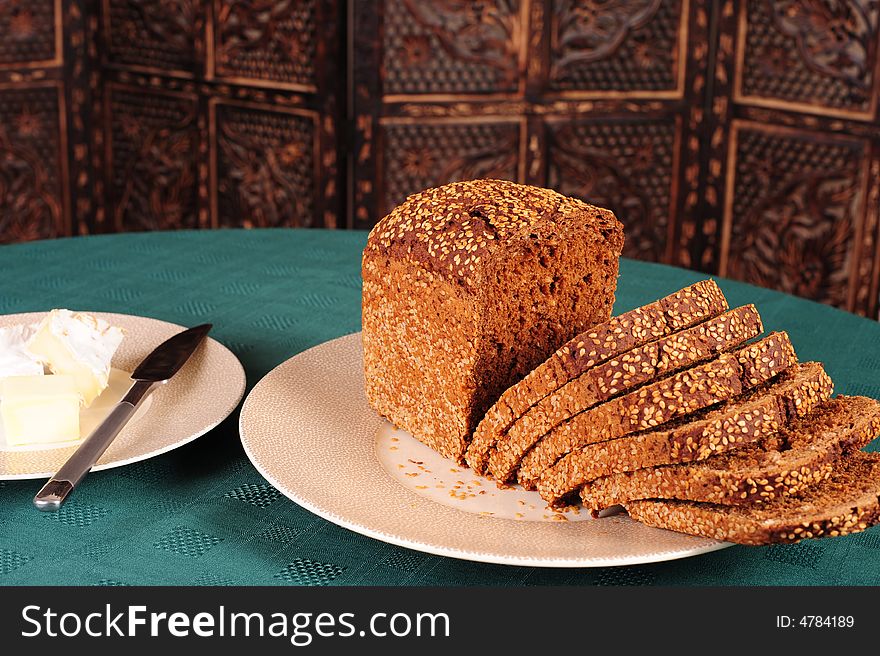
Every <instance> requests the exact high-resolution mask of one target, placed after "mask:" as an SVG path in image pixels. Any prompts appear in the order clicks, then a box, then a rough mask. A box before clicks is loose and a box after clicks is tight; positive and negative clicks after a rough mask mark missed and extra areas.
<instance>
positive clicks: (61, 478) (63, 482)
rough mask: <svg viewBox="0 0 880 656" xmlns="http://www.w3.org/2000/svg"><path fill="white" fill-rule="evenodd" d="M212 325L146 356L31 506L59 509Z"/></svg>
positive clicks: (183, 334) (181, 334)
mask: <svg viewBox="0 0 880 656" xmlns="http://www.w3.org/2000/svg"><path fill="white" fill-rule="evenodd" d="M211 328H212V325H211V324H209V323H205V324H201V325H199V326H194V327H193V328H189V329H187V330H184V331H182V332H179V333H177V334H176V335H174V336H172V337H169V338H168V339H166V340H165V341H164V342H162V343H161V344H160V345H159V346H157V347H156V348H155V349H153V351H152V352H151V353H150V354H149V355H148V356H147V357H145V358H144V359H143V360H142V361H141V363H140V364H139V365H138V366H137V368H136V369H135V370H134V372H133V373H132V374H131V378H132V380H133V381H134V382H133V384H132V385H131V387H130V388H129V389H128V391H127V392H126V394H125V396H124V397H122V400H121V401H119V403H117V404H116V405H115V406H113V409H112V410H111V411H110V414H109V415H107V417H106V418H105V419H104V421H102V422H101V423H100V424H98V426H97V427H96V428H95V430H93V431H92V432H91V433H90V434H89V436H88V437H87V438H86V439H85V440H84V441H83V443H82V444H80V445H79V447H78V448H77V450H76V451H74V452H73V455H71V456H70V458H68V460H67V462H65V463H64V464H63V465H62V466H61V468H60V469H59V470H58V472H57V473H56V474H55V475H54V476H53V477H52V478H50V479H49V480H48V481H47V482H46V484H45V485H43V487H42V488H41V489H40V491H39V492H37V495H36V496H35V497H34V506H36V507H37V509H38V510H43V511H47V512H51V511H55V510H58V509H59V508H61V506H62V504H63V503H64V502H65V501H66V500H67V497H69V496H70V493H71V492H73V490H74V489H75V488H76V486H77V485H78V484H79V483H80V481H82V479H83V478H84V477H85V475H86V474H87V473H88V472H89V471H90V470H91V468H92V467H93V466H94V465H95V463H96V462H98V458H100V457H101V456H102V455H103V454H104V452H105V451H106V450H107V447H109V446H110V444H111V443H112V442H113V440H114V439H115V438H116V436H117V435H119V433H120V431H121V430H122V429H123V427H124V426H125V424H126V423H128V421H129V420H130V419H131V418H132V416H134V413H135V412H137V409H138V408H139V407H140V405H141V404H142V403H143V402H144V399H146V398H147V396H148V395H149V393H150V392H152V391H153V390H154V389H155V388H156V387H158V386H159V385H162V384H164V383H166V382H167V381H168V379H169V378H171V377H172V376H174V374H176V373H177V372H178V371H179V370H180V368H181V367H182V366H183V365H184V363H186V361H187V360H188V359H189V357H190V356H191V355H192V354H193V353H194V352H195V350H196V348H198V346H199V344H201V343H202V341H203V340H204V339H205V337H206V336H207V334H208V332H209V331H210V330H211Z"/></svg>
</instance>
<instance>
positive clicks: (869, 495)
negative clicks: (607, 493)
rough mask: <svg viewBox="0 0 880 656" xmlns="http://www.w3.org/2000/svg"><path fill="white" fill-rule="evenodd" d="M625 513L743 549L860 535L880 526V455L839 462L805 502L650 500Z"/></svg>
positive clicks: (791, 499)
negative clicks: (744, 503) (731, 503)
mask: <svg viewBox="0 0 880 656" xmlns="http://www.w3.org/2000/svg"><path fill="white" fill-rule="evenodd" d="M626 509H627V511H628V512H629V514H630V517H632V518H633V519H637V520H638V521H640V522H643V523H645V524H647V525H648V526H655V527H657V528H667V529H671V530H673V531H679V532H682V533H689V534H691V535H701V536H703V537H707V538H713V539H716V540H726V541H728V542H737V543H739V544H751V545H759V544H773V543H781V542H798V541H800V540H802V539H804V538H819V537H825V536H827V537H835V536H838V535H847V534H849V533H857V532H859V531H864V530H865V529H866V528H868V527H869V526H873V525H874V524H877V523H878V522H880V453H865V452H863V451H856V452H855V453H853V454H852V455H850V456H846V457H844V458H842V459H840V460H839V461H837V463H835V465H834V471H833V472H832V474H831V476H830V478H829V479H828V480H827V481H824V482H822V483H819V484H818V485H816V486H814V487H812V488H810V489H809V490H808V491H807V492H806V493H805V494H804V496H803V497H802V498H797V497H777V498H775V499H773V500H772V501H769V502H767V503H765V504H762V505H751V506H729V505H721V504H714V503H700V502H695V501H663V500H655V499H649V500H641V501H632V502H629V503H627V504H626Z"/></svg>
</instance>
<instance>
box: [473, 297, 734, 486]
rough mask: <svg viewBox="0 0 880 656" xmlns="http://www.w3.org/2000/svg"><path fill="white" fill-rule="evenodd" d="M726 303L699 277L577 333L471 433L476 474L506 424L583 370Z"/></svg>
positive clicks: (705, 316) (715, 312) (684, 325)
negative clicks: (690, 282)
mask: <svg viewBox="0 0 880 656" xmlns="http://www.w3.org/2000/svg"><path fill="white" fill-rule="evenodd" d="M727 307H728V306H727V301H726V300H725V298H724V294H723V293H722V292H721V290H720V289H719V288H718V285H717V284H716V283H715V281H713V280H703V281H701V282H698V283H696V284H693V285H691V286H689V287H685V288H684V289H682V290H680V291H678V292H675V293H674V294H670V295H669V296H666V297H664V298H661V299H660V300H658V301H655V302H653V303H650V304H648V305H645V306H644V307H640V308H636V309H635V310H630V311H629V312H625V313H623V314H621V315H619V316H616V317H612V318H611V319H609V320H608V321H606V322H605V323H602V324H599V325H597V326H594V327H593V328H591V329H589V330H588V331H586V332H583V333H581V334H579V335H577V336H576V337H575V338H573V339H571V340H569V341H568V342H567V343H565V344H564V345H563V346H561V347H560V348H559V349H558V350H557V351H556V352H555V353H554V354H553V355H551V356H550V357H549V358H548V359H547V360H546V361H545V362H543V363H542V364H540V365H538V366H537V367H536V368H535V369H533V370H532V371H531V372H530V373H529V374H528V375H527V376H526V377H525V378H523V379H522V380H521V381H519V382H518V383H516V384H515V385H513V386H511V387H509V388H508V389H507V390H506V391H505V392H504V393H502V394H501V397H500V398H499V399H498V400H497V401H496V402H495V403H494V405H492V406H491V407H490V408H489V410H488V411H487V412H486V415H485V417H484V418H483V419H482V420H481V421H480V423H479V425H478V426H477V428H476V430H475V431H474V435H473V438H472V439H471V442H470V444H469V445H468V449H467V453H466V456H465V457H466V460H467V463H468V464H469V465H470V466H471V467H472V468H473V469H474V470H475V471H477V472H478V473H481V474H483V473H485V471H486V465H487V464H488V460H489V453H490V451H491V449H492V448H493V447H494V446H495V442H496V440H497V439H498V438H499V437H501V436H502V435H503V434H504V433H505V432H506V431H507V429H508V428H509V427H510V425H511V424H512V423H513V422H514V421H515V420H516V419H517V418H518V417H519V416H520V415H522V414H523V413H524V412H526V411H527V410H528V409H529V408H530V407H531V406H533V405H535V404H536V403H538V402H539V401H540V400H541V399H543V398H544V397H546V396H547V395H548V394H551V393H552V392H554V391H556V390H557V389H559V388H560V387H562V386H563V385H565V384H566V383H567V382H569V381H571V380H574V379H576V378H577V377H578V376H580V375H581V374H583V373H584V372H585V371H588V370H589V369H591V368H592V367H594V366H596V365H598V364H601V363H602V362H605V361H607V360H610V359H612V358H615V357H617V356H618V355H620V354H622V353H625V352H627V351H629V350H631V349H633V348H636V347H638V346H641V345H643V344H646V343H648V342H651V341H653V340H655V339H657V338H660V337H663V336H664V335H669V334H672V333H674V332H677V331H679V330H682V329H685V328H689V327H691V326H693V325H696V324H698V323H700V322H702V321H705V320H706V319H709V318H711V317H714V316H716V315H718V314H720V313H721V312H724V311H725V310H727Z"/></svg>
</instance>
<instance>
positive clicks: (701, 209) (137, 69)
mask: <svg viewBox="0 0 880 656" xmlns="http://www.w3.org/2000/svg"><path fill="white" fill-rule="evenodd" d="M878 23H880V3H878V2H877V0H718V1H712V2H710V1H709V0H475V1H474V2H459V1H457V0H348V1H343V0H335V1H328V2H322V1H320V0H240V1H235V0H0V241H20V240H25V239H36V238H41V237H54V236H61V235H67V234H76V233H84V232H92V231H99V232H103V231H116V230H146V229H156V228H196V227H199V228H201V227H221V226H282V225H284V226H288V225H292V226H328V227H336V226H344V225H345V226H352V227H358V228H368V227H370V226H372V225H373V224H374V222H375V221H376V220H378V218H380V217H381V216H382V215H383V214H384V213H385V212H386V211H387V210H388V209H390V208H391V207H392V206H393V205H395V204H396V203H398V202H400V201H401V200H402V199H403V198H405V196H406V195H407V194H409V193H412V192H414V191H418V190H420V189H423V188H424V187H427V186H431V185H436V184H441V183H444V182H447V181H451V180H454V179H461V178H472V177H481V176H482V177H489V176H493V177H501V178H508V179H513V180H519V181H522V182H527V183H532V184H539V185H546V186H551V187H555V188H557V189H559V190H560V191H562V192H564V193H567V194H572V195H577V196H581V197H584V198H586V199H588V200H590V201H592V202H595V203H598V204H601V205H605V206H609V207H611V208H612V209H614V210H615V212H616V213H617V214H618V216H620V217H621V219H622V220H623V221H624V223H625V224H626V228H627V243H626V254H627V255H629V256H633V257H638V258H642V259H649V260H657V261H663V262H669V263H672V264H679V265H682V266H686V267H690V268H695V269H700V270H703V271H706V272H710V273H720V274H721V275H727V276H732V277H735V278H740V279H743V280H747V281H750V282H754V283H757V284H761V285H765V286H769V287H775V288H778V289H782V290H785V291H790V292H793V293H796V294H800V295H802V296H807V297H810V298H814V299H816V300H820V301H824V302H827V303H831V304H834V305H837V306H839V307H842V308H845V309H849V310H852V311H855V312H859V313H863V314H868V315H870V316H877V300H878V293H880V289H878V276H880V248H878V234H880V217H878V215H880V116H878V104H880V102H878V98H880V81H878V79H880V53H878V50H880V29H878ZM346 32H347V34H348V39H347V40H346V39H345V38H343V36H342V35H344V34H345V33H346Z"/></svg>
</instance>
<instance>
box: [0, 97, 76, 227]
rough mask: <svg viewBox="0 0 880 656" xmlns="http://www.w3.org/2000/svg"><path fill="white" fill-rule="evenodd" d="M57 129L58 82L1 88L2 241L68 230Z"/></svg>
mask: <svg viewBox="0 0 880 656" xmlns="http://www.w3.org/2000/svg"><path fill="white" fill-rule="evenodd" d="M58 130H59V123H58V96H57V91H56V89H55V88H54V87H49V88H42V89H28V90H15V91H2V92H0V243H7V242H16V241H28V240H32V239H42V238H46V237H61V236H64V235H65V234H67V232H68V228H67V226H66V221H65V218H64V212H63V204H62V191H61V183H60V169H61V166H60V165H61V162H60V160H59V145H60V144H59V141H60V135H59V132H58Z"/></svg>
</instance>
